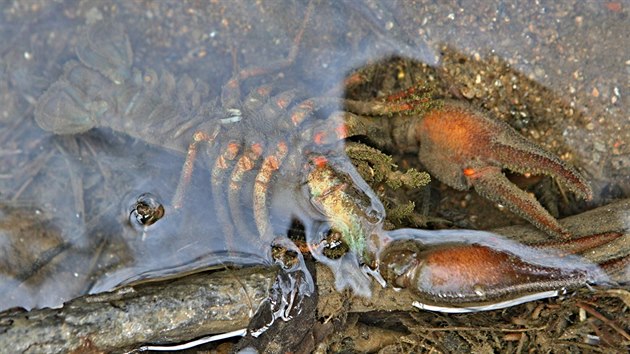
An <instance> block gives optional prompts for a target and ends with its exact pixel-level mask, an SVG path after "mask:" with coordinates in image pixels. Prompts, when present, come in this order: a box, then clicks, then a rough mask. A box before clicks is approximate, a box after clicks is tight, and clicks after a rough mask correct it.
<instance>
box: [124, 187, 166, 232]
mask: <svg viewBox="0 0 630 354" xmlns="http://www.w3.org/2000/svg"><path fill="white" fill-rule="evenodd" d="M163 217H164V206H163V205H162V203H161V202H160V200H159V199H158V198H157V197H156V196H154V195H153V194H151V193H143V194H141V195H140V196H139V197H138V199H137V200H136V202H135V203H134V204H133V205H132V207H131V212H130V213H129V223H131V225H134V226H138V227H147V226H151V225H153V224H155V223H156V222H157V221H158V220H160V219H161V218H163Z"/></svg>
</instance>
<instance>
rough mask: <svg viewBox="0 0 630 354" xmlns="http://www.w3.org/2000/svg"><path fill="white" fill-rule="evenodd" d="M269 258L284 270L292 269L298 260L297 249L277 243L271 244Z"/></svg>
mask: <svg viewBox="0 0 630 354" xmlns="http://www.w3.org/2000/svg"><path fill="white" fill-rule="evenodd" d="M271 258H272V259H273V261H274V262H275V263H276V264H278V265H280V266H281V267H282V268H283V269H285V270H288V269H293V268H294V267H296V266H297V265H298V263H299V262H300V258H299V254H298V252H297V251H295V250H291V249H288V248H287V247H285V246H283V245H279V244H274V245H272V246H271Z"/></svg>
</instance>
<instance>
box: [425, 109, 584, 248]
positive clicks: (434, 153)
mask: <svg viewBox="0 0 630 354" xmlns="http://www.w3.org/2000/svg"><path fill="white" fill-rule="evenodd" d="M416 139H418V141H420V152H419V159H420V161H421V162H422V163H423V164H424V165H425V167H426V168H427V169H428V170H429V172H430V173H432V174H433V176H435V177H436V178H437V179H439V180H440V181H442V182H444V183H446V184H447V185H449V186H451V187H453V188H456V189H459V190H466V189H468V188H470V187H471V186H472V187H474V188H475V190H476V191H477V193H479V194H480V195H481V196H483V197H485V198H487V199H489V200H492V201H494V202H497V203H501V204H503V205H505V206H506V207H508V208H509V209H510V210H511V211H512V212H514V213H516V214H518V215H520V216H521V217H523V218H524V219H526V220H528V221H529V222H531V223H532V224H534V225H535V226H536V227H538V228H540V229H542V230H544V231H545V232H547V233H549V234H550V235H553V236H559V237H567V236H568V235H569V232H568V231H567V230H566V229H564V228H563V227H562V226H561V225H560V224H559V223H558V221H557V220H556V219H555V218H554V217H553V216H551V215H550V214H549V213H548V212H547V211H546V210H545V209H544V208H543V207H542V206H541V205H540V203H538V201H537V200H536V199H535V198H533V197H532V196H530V195H529V194H527V193H526V192H524V191H523V190H521V189H519V188H518V187H516V186H515V185H513V184H512V183H511V182H510V181H509V180H508V179H507V178H506V177H505V175H503V173H502V172H501V171H502V169H504V168H507V169H509V170H511V171H513V172H518V173H527V172H530V173H533V174H545V175H549V176H552V177H553V178H555V179H556V180H557V181H558V182H559V183H560V184H561V185H563V186H565V187H566V188H568V189H569V190H570V191H572V192H574V193H575V194H576V195H578V196H580V197H582V198H585V199H587V200H588V199H591V197H592V191H591V188H590V187H589V185H588V183H587V182H586V180H585V179H584V178H583V177H582V176H581V175H580V174H579V173H578V172H577V171H576V170H575V169H573V168H572V167H570V166H568V165H567V164H566V163H564V162H563V161H562V160H560V159H559V158H558V157H557V156H555V155H553V154H551V153H550V152H548V151H546V150H544V149H543V148H541V147H540V146H537V145H536V144H534V143H532V142H530V141H529V140H527V139H525V138H524V137H523V136H521V135H520V134H518V133H517V132H516V131H515V130H514V129H512V128H511V127H510V126H509V125H507V124H505V123H504V122H501V121H498V120H496V119H493V118H491V117H489V116H488V115H487V114H485V113H482V112H481V111H478V110H475V109H474V108H472V107H470V106H468V105H466V104H465V103H461V102H457V101H444V102H443V103H442V104H440V105H436V108H434V109H432V110H430V111H429V112H427V113H426V114H425V115H424V117H423V119H422V120H421V121H420V122H419V123H418V124H417V126H416Z"/></svg>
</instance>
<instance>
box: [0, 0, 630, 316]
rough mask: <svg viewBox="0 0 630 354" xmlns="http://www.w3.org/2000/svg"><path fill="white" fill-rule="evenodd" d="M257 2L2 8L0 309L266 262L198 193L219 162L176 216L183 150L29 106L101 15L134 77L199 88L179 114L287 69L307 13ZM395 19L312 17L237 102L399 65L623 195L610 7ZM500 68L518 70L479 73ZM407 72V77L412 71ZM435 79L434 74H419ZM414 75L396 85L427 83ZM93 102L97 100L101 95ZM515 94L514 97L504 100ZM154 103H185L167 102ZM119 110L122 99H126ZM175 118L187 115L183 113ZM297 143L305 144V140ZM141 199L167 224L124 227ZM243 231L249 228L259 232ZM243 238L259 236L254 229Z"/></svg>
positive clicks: (338, 14) (411, 12) (349, 8)
mask: <svg viewBox="0 0 630 354" xmlns="http://www.w3.org/2000/svg"><path fill="white" fill-rule="evenodd" d="M477 5H478V4H477ZM267 6H269V7H268V8H267V7H264V8H263V7H260V6H259V5H255V4H254V3H249V2H245V3H239V4H233V3H232V2H226V3H224V4H219V5H214V4H213V5H211V4H205V3H204V4H201V5H199V4H188V3H186V2H173V3H167V2H160V3H150V4H140V3H122V4H116V5H113V4H109V3H107V2H95V3H90V2H82V3H81V4H80V5H78V6H73V4H71V3H65V4H57V3H49V2H43V3H36V2H33V3H31V4H25V3H24V2H17V1H16V2H14V3H7V4H5V5H3V8H2V11H3V12H2V17H1V19H0V36H1V37H2V38H11V40H10V41H3V42H2V43H0V55H1V62H0V69H1V70H2V71H1V72H0V102H1V103H2V104H1V107H2V108H0V141H2V146H0V159H1V160H2V163H1V166H2V167H1V170H0V177H1V178H0V201H1V204H2V207H3V209H2V213H3V214H2V219H3V220H9V221H7V222H3V223H2V225H3V228H2V230H1V232H2V233H3V234H4V237H3V238H2V240H3V241H2V242H3V243H2V248H1V249H2V252H3V254H2V256H1V258H0V259H2V263H1V268H2V269H1V270H0V274H1V275H0V291H1V292H2V293H3V294H6V296H5V297H4V298H5V299H6V301H5V302H3V304H2V307H3V308H8V307H12V306H23V307H27V308H30V307H41V306H57V305H59V304H61V303H62V302H63V301H65V300H68V299H70V298H73V297H76V296H78V295H80V294H83V293H86V292H90V291H92V292H94V291H101V290H106V289H109V288H111V287H113V286H115V285H116V284H118V283H120V282H122V281H125V280H128V279H130V278H135V277H138V276H146V275H150V276H156V275H163V274H165V273H170V272H175V271H177V272H178V271H183V270H188V269H190V268H196V267H203V266H207V265H209V264H220V263H223V262H237V263H242V262H252V263H270V262H271V259H270V251H269V250H265V251H261V250H260V246H259V245H255V240H253V241H254V242H253V241H252V239H251V238H249V239H238V238H237V239H236V240H231V241H226V239H225V237H224V236H225V235H224V234H225V230H226V229H225V226H222V225H220V223H219V221H218V220H217V215H216V213H215V212H214V210H215V207H214V205H215V204H214V202H213V201H212V198H213V193H212V190H211V189H212V188H211V186H210V183H209V182H208V181H210V180H211V179H212V176H211V172H210V171H211V170H212V166H210V167H209V166H207V164H208V163H209V162H208V161H203V160H204V159H206V160H209V158H208V157H207V155H205V154H200V158H199V159H200V160H201V161H200V163H198V164H197V168H196V169H195V172H194V174H193V177H192V178H193V179H192V182H191V184H190V186H189V187H188V189H187V190H186V193H185V203H184V205H185V206H184V209H183V210H182V211H180V212H178V213H173V212H172V208H171V206H170V205H169V204H170V202H171V198H172V196H173V195H174V193H175V188H176V186H177V182H178V179H179V176H180V172H181V168H182V165H183V161H184V155H183V152H184V151H185V146H186V142H185V140H184V139H179V140H177V142H176V144H174V145H171V146H168V145H169V144H163V143H162V142H161V140H166V139H161V138H160V137H159V134H151V133H144V134H143V133H131V132H130V131H131V130H138V131H140V132H142V131H143V130H145V131H146V129H147V127H148V128H149V129H150V128H151V126H150V124H148V123H145V122H143V123H140V124H136V125H135V126H133V127H132V128H129V127H122V125H121V124H118V125H117V127H114V129H113V130H119V131H123V132H127V133H130V135H131V137H130V136H129V134H124V133H121V132H115V131H113V130H112V129H110V128H107V127H105V128H97V129H92V130H90V131H88V132H85V133H82V134H71V135H64V136H60V135H54V134H50V133H46V132H44V131H42V130H41V129H40V128H39V127H38V126H37V124H35V122H34V119H33V118H34V111H35V105H36V103H37V102H38V99H39V98H40V96H41V95H42V94H43V93H44V92H45V90H47V89H48V88H49V87H50V86H51V85H52V84H53V83H54V82H56V81H57V80H58V79H59V77H61V76H62V75H63V72H64V65H66V63H67V62H68V61H70V60H75V61H76V60H78V58H77V55H76V53H75V48H76V47H77V42H78V41H79V38H80V37H81V35H82V33H84V32H85V31H86V28H89V26H90V25H91V24H92V23H95V22H98V21H100V20H103V19H106V20H111V21H113V22H112V23H113V24H115V25H120V26H121V28H124V31H125V33H127V34H128V35H129V39H130V45H131V47H132V49H133V60H132V62H131V63H130V66H131V67H134V68H138V69H139V70H141V71H142V72H144V73H146V72H148V70H149V69H153V70H155V72H156V75H157V77H158V78H159V79H163V78H165V77H167V76H168V75H166V74H165V73H166V72H169V73H171V74H172V75H173V77H174V78H175V79H176V81H177V79H179V78H182V77H184V75H188V76H189V77H190V78H192V79H193V81H194V82H195V83H196V84H199V85H204V87H207V88H206V90H207V92H204V91H203V90H201V89H198V88H199V87H195V90H193V91H192V92H187V94H186V95H183V96H185V97H184V98H185V99H186V100H188V101H190V102H192V101H195V100H199V101H200V102H207V101H211V100H213V99H216V97H218V96H219V95H220V93H221V87H222V86H223V85H224V84H225V83H226V82H227V81H228V80H229V78H230V76H231V75H232V72H233V70H234V69H233V68H234V64H235V63H236V64H237V65H238V67H240V68H246V67H249V66H259V65H263V66H264V64H265V63H268V62H272V61H274V60H278V59H281V58H284V57H285V56H286V55H287V53H288V51H289V48H290V47H291V43H292V40H293V38H294V36H295V34H296V33H297V31H298V29H299V26H300V25H301V21H302V19H303V18H304V13H305V11H306V4H305V3H302V2H298V3H295V4H294V3H288V2H287V3H282V4H281V3H277V4H267ZM398 6H399V7H392V5H391V4H390V3H388V2H383V3H380V2H377V1H367V2H365V3H361V2H358V1H346V2H342V3H335V4H330V5H324V4H318V5H317V6H316V9H315V11H314V15H313V19H312V21H311V22H310V23H309V24H307V26H306V30H305V34H304V38H303V40H302V44H301V45H300V50H299V52H298V57H297V60H296V63H295V64H294V65H292V66H290V67H289V68H287V69H284V70H281V71H279V72H276V73H272V74H269V75H263V76H261V77H259V78H253V79H251V80H248V81H246V82H244V83H243V87H241V92H242V93H243V95H245V94H247V93H248V92H250V90H252V89H253V88H255V87H258V86H259V85H261V84H263V83H272V84H273V85H274V87H276V92H282V91H284V90H286V89H290V88H300V90H301V91H302V92H303V93H302V95H304V96H305V97H309V96H316V95H321V94H322V93H324V92H330V90H334V89H335V88H336V87H340V86H342V84H341V82H342V81H343V79H344V78H345V77H346V76H347V75H348V73H349V72H351V71H352V70H355V69H357V68H360V67H363V66H365V65H368V66H369V65H374V64H373V62H378V61H379V60H386V59H388V58H389V57H391V56H403V57H405V58H410V61H411V62H412V64H413V65H414V66H422V64H428V65H431V66H433V65H435V66H437V67H440V68H443V69H444V75H445V76H446V77H448V78H450V79H451V80H452V81H450V82H447V83H441V84H440V85H441V86H443V87H447V86H449V85H451V84H452V85H457V86H460V87H468V88H470V91H464V92H467V93H469V94H470V96H471V97H472V98H473V100H476V101H477V102H479V103H481V104H482V105H486V106H488V107H494V104H495V103H496V102H500V101H501V100H502V99H503V101H504V102H505V101H507V103H505V104H503V106H501V104H498V107H499V109H497V110H496V112H495V113H497V114H498V116H499V117H500V118H502V119H505V120H507V121H509V122H510V123H511V124H512V125H513V126H516V127H518V128H519V129H521V132H522V133H523V134H524V135H526V136H527V137H528V138H531V139H534V140H536V141H537V142H539V143H540V144H542V145H543V146H545V147H547V148H549V149H550V150H551V151H553V152H555V153H557V154H558V155H561V156H563V157H565V158H567V159H569V160H571V161H572V162H573V163H574V164H575V165H577V166H578V167H579V168H583V169H584V170H586V171H587V173H588V176H589V180H591V181H592V183H593V184H594V185H593V187H594V189H595V191H596V201H595V203H604V202H606V201H607V200H609V199H610V198H612V197H618V196H624V195H625V196H627V195H628V193H630V181H628V176H629V175H630V170H629V169H630V162H628V161H629V160H628V156H630V150H629V149H630V146H628V144H627V142H628V141H630V139H628V135H627V134H629V133H628V131H627V129H626V130H622V129H618V128H619V127H622V126H623V124H624V119H627V117H624V112H627V111H628V105H630V100H628V98H627V92H623V88H624V81H623V77H627V75H628V65H627V63H626V64H625V66H624V64H623V63H622V61H623V60H625V57H624V55H626V54H627V53H624V48H627V47H628V45H623V43H626V42H627V41H628V39H627V38H625V37H623V33H624V32H625V33H627V25H626V26H625V28H624V25H623V24H624V23H627V21H625V22H624V21H623V18H624V16H625V17H627V11H628V10H627V9H625V8H623V9H622V10H621V11H620V12H619V11H616V10H614V9H612V10H611V9H609V8H607V7H605V6H604V5H603V4H581V5H579V6H578V5H575V6H574V5H573V4H562V5H555V4H550V5H549V6H547V7H544V6H538V7H532V8H531V9H523V8H518V7H517V6H516V5H514V4H510V3H506V2H502V3H501V5H496V6H494V5H483V6H476V5H475V4H473V3H470V4H468V5H467V6H469V7H468V8H456V7H455V6H449V5H438V4H432V3H429V2H427V3H426V4H416V5H415V6H413V7H412V6H411V5H407V4H399V5H398ZM599 24H602V25H601V26H600V25H599ZM580 48H587V52H585V51H584V50H581V49H580ZM232 53H235V54H236V55H235V58H236V59H235V60H234V59H233V55H232ZM453 58H455V59H456V58H465V59H460V60H459V61H457V60H455V59H453ZM615 58H617V59H615ZM619 58H623V59H619ZM385 63H387V61H386V62H385ZM391 66H393V65H389V64H384V65H380V66H379V64H378V63H377V64H376V65H375V67H376V69H374V70H375V71H376V75H377V76H378V77H381V78H384V79H383V80H387V79H388V77H390V76H393V74H392V73H395V72H396V71H395V70H393V69H392V68H391ZM503 66H507V67H509V68H510V70H511V71H508V72H507V74H506V72H505V71H503V72H502V71H501V70H497V72H498V74H497V73H496V72H493V71H491V70H490V69H493V68H494V69H496V68H497V67H499V68H503ZM479 67H482V68H485V70H483V69H482V70H479V69H478V68H479ZM437 71H439V70H437ZM280 73H281V74H280ZM401 73H402V74H403V76H404V74H405V73H406V69H401V70H399V71H398V74H401ZM425 74H426V73H425ZM433 74H435V72H433V71H431V70H428V74H426V75H428V76H429V77H431V75H433ZM379 75H380V76H379ZM510 75H514V76H515V77H517V79H516V80H517V83H515V84H514V86H513V87H507V88H505V86H506V85H505V82H506V81H505V80H507V82H511V81H510V80H513V79H512V78H511V76H510ZM104 76H105V77H106V79H108V80H109V81H107V80H105V81H103V82H102V83H101V85H103V87H106V88H105V89H102V92H105V93H111V92H114V93H116V92H120V90H121V88H120V87H119V86H117V84H116V83H115V82H114V81H116V78H114V80H112V79H111V76H110V77H109V78H108V77H107V75H106V74H104ZM412 76H413V75H411V74H410V75H408V78H407V80H408V81H410V82H414V81H415V80H418V79H419V78H421V77H423V76H422V75H420V74H418V77H412ZM402 81H404V80H402ZM497 82H498V84H497ZM517 85H518V87H517ZM122 86H125V85H122ZM178 88H179V87H178ZM369 89H370V90H371V91H370V92H366V93H364V95H366V96H368V97H369V96H370V95H373V94H375V93H376V94H378V91H379V89H380V87H377V86H374V87H369ZM338 90H343V87H341V89H338ZM444 91H448V89H447V88H445V89H444ZM100 93H101V92H100V89H99V88H98V87H97V88H96V93H95V94H100ZM508 93H510V94H512V95H514V96H515V97H517V98H516V99H506V97H505V95H507V94H508ZM194 94H197V95H198V96H199V97H195V96H194ZM104 95H105V94H104ZM162 98H166V99H167V100H169V99H177V98H178V96H177V93H176V92H175V93H170V94H165V95H164V96H163V97H162ZM121 100H122V101H125V102H127V103H128V102H129V100H130V99H128V98H124V99H121ZM105 101H107V100H105ZM173 106H174V107H175V108H182V107H184V106H183V105H179V104H175V103H173ZM191 106H192V107H194V103H193V104H191ZM191 111H194V109H192V110H191ZM118 112H119V113H120V112H123V113H124V112H127V113H128V114H127V116H131V117H132V118H134V122H135V123H137V121H139V120H142V119H144V118H150V117H148V116H143V115H142V114H141V113H143V112H142V111H139V112H140V113H137V114H129V112H128V111H125V110H118ZM180 112H181V111H180ZM119 116H125V114H119ZM180 116H181V118H185V117H187V116H190V111H186V112H185V114H181V115H180ZM164 117H168V116H167V115H164ZM158 118H159V117H158ZM145 125H146V126H145ZM254 128H258V130H264V129H263V128H266V127H256V126H254ZM253 136H254V137H256V136H260V134H256V133H253ZM134 137H140V138H143V139H134ZM156 137H157V138H158V139H157V141H156V140H155V138H156ZM291 138H292V139H298V138H299V134H297V133H295V134H294V135H291ZM147 141H148V142H150V144H149V143H147ZM584 141H587V143H586V144H585V143H584ZM289 143H290V144H294V145H292V146H293V147H291V146H290V147H289V148H290V149H291V148H293V149H298V148H296V146H299V147H300V148H301V147H302V143H301V142H299V141H297V140H296V141H293V140H290V141H289ZM165 145H167V146H165ZM165 147H166V148H165ZM338 148H339V147H338V146H335V147H334V149H338ZM334 149H333V150H334ZM204 153H205V150H204ZM204 156H205V157H204ZM285 177H286V179H285V180H286V181H287V182H286V184H284V185H283V184H279V185H278V187H277V189H279V190H280V189H283V190H284V193H279V192H278V193H277V194H274V195H277V197H276V199H275V203H277V204H280V206H278V207H277V208H275V209H273V212H272V219H273V222H274V227H275V230H276V232H278V233H279V234H286V233H287V230H288V229H290V228H291V227H292V225H293V221H294V219H295V218H298V219H302V222H303V223H304V221H305V220H306V221H309V220H311V219H310V218H312V215H311V214H309V213H308V212H303V211H301V210H302V209H301V208H304V204H308V202H309V200H308V196H306V195H305V194H304V191H303V190H302V189H301V188H299V185H296V182H300V181H301V180H300V176H295V175H290V174H288V175H287V176H285ZM250 179H251V177H250ZM244 186H245V187H244V188H251V187H247V184H244ZM361 189H366V188H365V187H362V188H361ZM287 190H288V192H287ZM143 193H152V194H153V195H155V196H156V197H157V198H158V199H159V200H160V201H161V202H162V203H164V205H165V206H166V214H165V215H166V216H165V217H164V218H163V219H161V220H159V221H158V222H157V223H155V224H154V225H151V226H148V227H146V228H142V227H140V228H139V227H134V226H132V225H130V224H129V214H130V213H131V207H132V205H133V204H134V203H135V201H136V198H137V197H138V196H139V195H141V194H143ZM373 198H375V197H373ZM375 203H376V202H375ZM446 204H447V205H448V204H449V203H446ZM452 204H456V203H452ZM248 209H251V207H250V206H249V205H247V203H245V207H244V210H245V213H246V214H247V215H249V214H250V213H252V211H251V210H248ZM307 209H308V208H307ZM464 209H465V208H464ZM565 209H569V210H561V212H565V213H568V212H574V211H575V210H576V209H572V207H568V208H567V207H565ZM295 210H300V211H299V212H295ZM287 211H293V215H291V214H290V212H287ZM457 212H459V211H457ZM457 212H455V219H458V218H460V221H459V223H458V224H457V225H458V226H460V227H488V226H496V225H489V224H484V222H486V220H488V219H492V218H488V219H486V218H477V219H474V218H472V217H471V216H468V215H474V214H475V213H478V211H474V210H473V211H472V212H471V213H470V214H464V215H463V216H462V215H461V214H457ZM463 212H466V213H468V212H469V211H468V210H467V209H465V210H464V211H463ZM445 214H446V213H444V212H443V213H442V214H441V215H442V216H443V215H445ZM482 215H483V214H482ZM498 218H499V219H501V216H499V217H498ZM496 219H497V218H495V220H496ZM13 220H16V221H13ZM18 220H19V221H18ZM245 220H247V221H248V222H252V218H245ZM512 220H514V219H512ZM311 221H312V220H311ZM321 222H322V220H315V221H313V222H312V225H306V226H307V230H306V231H307V233H308V232H311V233H315V230H317V229H318V227H319V226H320V224H321ZM307 224H308V222H307ZM16 225H17V226H16ZM498 225H501V224H500V222H499V224H498ZM237 227H240V226H237ZM244 227H245V229H248V230H250V231H252V230H255V229H256V226H255V225H253V224H250V225H244ZM252 233H255V232H252ZM313 237H315V236H313ZM42 240H44V241H42ZM228 250H229V251H231V253H227V251H228ZM344 264H349V263H344ZM356 270H357V264H356V263H351V266H350V268H349V270H347V271H349V272H352V271H356Z"/></svg>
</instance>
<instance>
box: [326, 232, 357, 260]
mask: <svg viewBox="0 0 630 354" xmlns="http://www.w3.org/2000/svg"><path fill="white" fill-rule="evenodd" d="M322 244H323V250H322V254H323V255H324V256H326V258H329V259H339V258H341V257H343V256H344V255H345V254H346V253H348V251H350V247H349V246H348V244H347V243H346V242H344V241H343V238H342V236H341V233H340V232H337V231H334V230H332V229H330V230H328V233H327V235H326V237H325V238H324V240H323V241H322Z"/></svg>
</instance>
